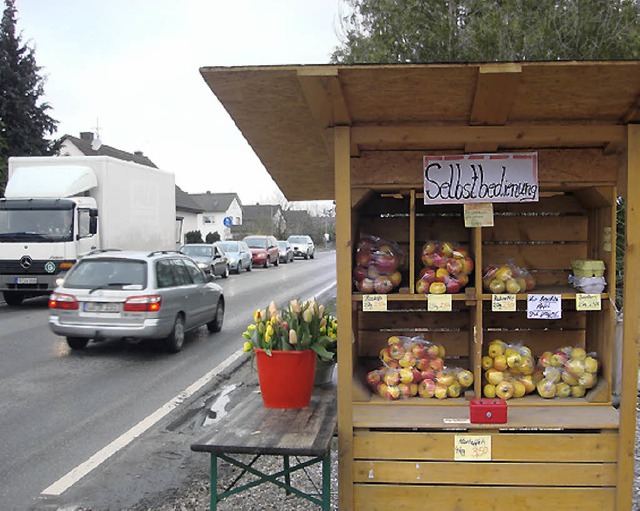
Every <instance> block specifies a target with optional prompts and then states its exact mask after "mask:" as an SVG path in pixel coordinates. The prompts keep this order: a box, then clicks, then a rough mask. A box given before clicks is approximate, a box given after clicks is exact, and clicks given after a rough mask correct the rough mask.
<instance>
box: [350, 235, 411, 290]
mask: <svg viewBox="0 0 640 511" xmlns="http://www.w3.org/2000/svg"><path fill="white" fill-rule="evenodd" d="M403 263H404V253H403V252H402V250H401V249H400V247H399V246H398V244H397V243H395V242H393V241H388V240H385V239H382V238H378V237H376V236H363V237H362V238H360V241H358V245H357V247H356V265H355V266H354V268H353V281H354V285H355V287H356V289H357V290H358V291H360V292H362V293H366V294H371V293H380V294H387V293H390V292H392V291H394V290H396V289H397V288H398V287H400V284H401V283H402V274H401V273H400V271H399V269H400V268H401V267H402V265H403Z"/></svg>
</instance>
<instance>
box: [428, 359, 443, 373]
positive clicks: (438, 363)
mask: <svg viewBox="0 0 640 511" xmlns="http://www.w3.org/2000/svg"><path fill="white" fill-rule="evenodd" d="M429 367H431V369H433V370H434V371H441V370H442V368H443V367H444V360H442V359H441V358H440V357H437V358H432V359H431V360H430V361H429Z"/></svg>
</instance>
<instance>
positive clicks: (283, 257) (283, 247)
mask: <svg viewBox="0 0 640 511" xmlns="http://www.w3.org/2000/svg"><path fill="white" fill-rule="evenodd" d="M278 248H279V249H280V262H281V263H284V264H287V263H289V262H291V263H292V262H293V248H292V247H291V243H289V242H288V241H286V240H278Z"/></svg>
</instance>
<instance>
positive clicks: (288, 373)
mask: <svg viewBox="0 0 640 511" xmlns="http://www.w3.org/2000/svg"><path fill="white" fill-rule="evenodd" d="M255 353H256V359H257V362H258V381H259V382H260V392H261V393H262V401H263V402H264V406H266V407H267V408H304V407H305V406H309V401H311V393H312V391H313V381H314V376H315V371H316V358H317V356H316V352H315V351H313V350H303V351H286V350H285V351H276V350H273V351H271V356H269V355H268V354H267V353H266V352H265V351H264V350H263V349H260V348H255Z"/></svg>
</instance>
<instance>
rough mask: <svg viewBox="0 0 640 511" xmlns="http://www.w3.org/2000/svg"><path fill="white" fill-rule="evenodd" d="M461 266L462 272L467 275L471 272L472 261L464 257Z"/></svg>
mask: <svg viewBox="0 0 640 511" xmlns="http://www.w3.org/2000/svg"><path fill="white" fill-rule="evenodd" d="M462 264H463V270H462V271H463V272H464V273H466V274H467V275H468V274H469V273H471V272H472V271H473V259H471V258H470V257H465V258H464V259H463V260H462Z"/></svg>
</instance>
